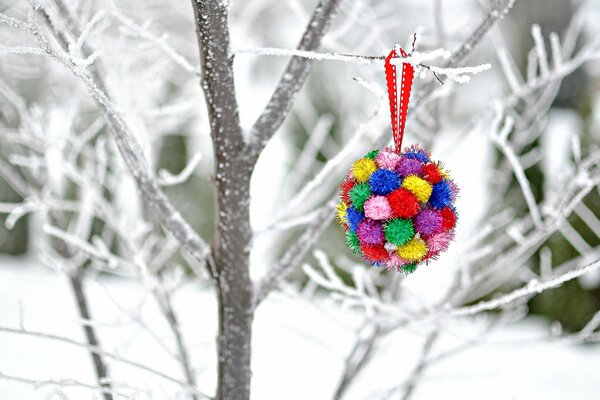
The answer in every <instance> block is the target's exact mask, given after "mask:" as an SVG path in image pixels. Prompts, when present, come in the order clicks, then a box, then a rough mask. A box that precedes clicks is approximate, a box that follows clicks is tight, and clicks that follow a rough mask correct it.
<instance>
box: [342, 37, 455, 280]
mask: <svg viewBox="0 0 600 400" xmlns="http://www.w3.org/2000/svg"><path fill="white" fill-rule="evenodd" d="M399 56H401V57H406V56H407V54H406V53H405V52H404V51H403V50H402V49H401V48H399V47H396V48H395V49H394V50H392V51H391V52H390V54H389V55H388V57H387V58H386V62H385V67H386V80H387V83H388V93H389V97H390V114H391V120H392V133H393V137H394V144H395V148H394V149H392V148H385V149H381V150H373V151H371V152H369V153H367V154H365V156H364V157H362V158H360V159H358V160H356V161H355V162H354V163H353V164H352V167H351V168H350V170H349V171H348V175H347V177H346V179H345V180H344V181H343V182H342V183H341V184H340V187H339V197H340V202H339V203H338V206H337V208H336V215H337V221H338V223H339V224H340V225H341V226H342V227H343V228H344V230H345V235H346V237H345V241H346V244H347V245H348V247H349V248H350V249H351V250H352V251H353V252H354V253H356V254H359V255H360V256H362V257H363V259H364V260H365V261H366V262H368V263H370V264H371V265H374V266H378V267H379V266H383V267H386V268H387V269H393V270H396V271H402V272H404V273H406V274H409V273H412V272H414V271H415V270H416V269H417V268H418V267H419V266H420V265H422V264H424V263H427V262H428V261H429V260H431V259H435V258H436V256H438V255H439V254H440V253H441V252H444V251H446V250H447V249H448V246H449V245H450V243H451V242H452V240H453V239H454V229H455V227H456V221H457V212H456V209H455V208H454V202H455V200H456V197H457V195H458V186H457V185H456V184H455V183H454V182H453V181H452V179H451V178H450V175H449V174H448V172H447V171H445V170H444V168H443V166H442V164H441V163H440V162H436V161H433V160H432V159H431V155H430V154H429V152H428V151H427V150H425V149H424V148H422V147H420V146H418V145H414V146H411V147H407V148H405V149H404V150H402V138H403V136H404V126H405V122H406V113H407V110H408V100H409V98H410V90H411V86H412V80H413V76H414V69H413V67H412V66H411V65H410V64H408V63H401V62H398V63H396V62H393V61H392V60H394V59H398V58H399ZM396 64H398V67H399V69H401V71H402V77H401V82H402V84H401V85H400V87H398V85H397V84H396V81H397V79H396ZM400 64H401V65H400Z"/></svg>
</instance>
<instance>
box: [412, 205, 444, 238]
mask: <svg viewBox="0 0 600 400" xmlns="http://www.w3.org/2000/svg"><path fill="white" fill-rule="evenodd" d="M443 222H444V219H443V218H442V215H441V214H440V213H439V212H437V211H434V210H423V211H421V212H420V213H419V215H417V217H416V218H415V228H416V229H417V232H419V233H420V234H421V235H425V236H429V235H433V234H434V233H437V232H439V231H440V230H441V229H442V223H443Z"/></svg>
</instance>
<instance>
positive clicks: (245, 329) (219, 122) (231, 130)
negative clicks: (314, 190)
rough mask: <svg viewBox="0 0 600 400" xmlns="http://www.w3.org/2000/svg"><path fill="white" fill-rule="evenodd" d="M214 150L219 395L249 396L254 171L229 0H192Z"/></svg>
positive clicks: (237, 399)
mask: <svg viewBox="0 0 600 400" xmlns="http://www.w3.org/2000/svg"><path fill="white" fill-rule="evenodd" d="M192 7H193V9H194V16H195V22H196V33H197V37H198V48H199V51H200V63H201V71H202V79H201V82H202V89H203V90H204V95H205V98H206V106H207V108H208V116H209V119H210V132H211V137H212V141H213V150H214V154H215V187H216V201H217V205H216V215H217V221H216V226H215V235H214V239H213V257H214V265H215V269H216V271H215V272H216V275H217V276H216V280H217V284H218V287H217V292H218V298H219V337H218V341H217V342H218V352H219V354H218V363H219V368H218V370H219V377H218V386H217V399H218V400H247V399H249V398H250V379H251V371H250V354H251V340H252V332H251V330H252V319H253V315H254V307H253V290H252V281H251V280H250V271H249V268H250V265H249V264H250V256H249V255H250V242H251V236H252V231H251V228H250V210H249V205H250V177H251V175H252V168H253V167H252V165H253V164H252V162H251V160H249V158H248V157H246V156H245V155H246V154H247V145H246V144H245V143H244V137H243V135H242V129H241V127H240V119H239V112H238V104H237V100H236V94H235V84H234V78H233V57H232V55H231V54H230V53H229V51H230V46H229V28H228V14H227V11H228V10H227V7H228V4H227V3H226V2H221V1H214V0H192Z"/></svg>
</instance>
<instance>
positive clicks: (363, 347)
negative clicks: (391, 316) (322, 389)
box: [333, 321, 380, 400]
mask: <svg viewBox="0 0 600 400" xmlns="http://www.w3.org/2000/svg"><path fill="white" fill-rule="evenodd" d="M369 325H370V323H369V321H367V323H366V326H367V327H369V328H370V329H371V332H370V333H369V335H368V336H367V337H366V338H363V337H360V335H361V333H359V337H358V338H357V340H356V342H355V343H354V346H353V347H352V350H351V351H350V354H348V357H347V358H346V362H345V365H344V372H343V374H342V379H341V381H340V383H339V384H338V386H337V389H336V391H335V394H334V395H333V399H334V400H341V399H342V398H343V396H344V394H345V393H346V392H347V391H348V389H349V388H350V384H351V383H352V382H353V381H354V379H355V378H356V376H357V375H358V374H359V373H360V372H361V371H362V370H363V368H364V367H365V366H366V365H367V363H368V361H369V359H370V358H371V356H372V355H373V350H374V349H375V345H376V343H377V341H378V339H379V338H380V330H379V326H378V325H377V324H375V325H374V326H369ZM363 329H364V327H363Z"/></svg>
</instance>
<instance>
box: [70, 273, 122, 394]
mask: <svg viewBox="0 0 600 400" xmlns="http://www.w3.org/2000/svg"><path fill="white" fill-rule="evenodd" d="M69 281H70V283H71V288H72V289H73V294H74V296H75V300H76V302H77V309H78V310H79V316H80V317H81V319H82V320H84V321H90V320H91V314H90V307H89V304H88V300H87V296H86V294H85V292H84V289H83V275H82V274H76V275H74V276H71V277H70V278H69ZM83 330H84V333H85V338H86V342H87V343H88V344H89V345H90V346H91V347H93V348H101V347H100V342H99V340H98V335H97V333H96V330H95V329H94V327H93V326H92V325H84V326H83ZM90 356H91V358H92V362H93V363H94V371H95V372H96V378H97V380H98V384H99V385H100V386H101V387H103V388H104V389H106V390H105V391H102V394H103V395H104V399H105V400H112V398H113V396H112V385H111V384H110V383H109V382H107V378H108V377H109V374H108V367H107V366H106V363H105V362H104V360H103V359H102V357H101V356H100V354H98V353H94V352H90Z"/></svg>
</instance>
